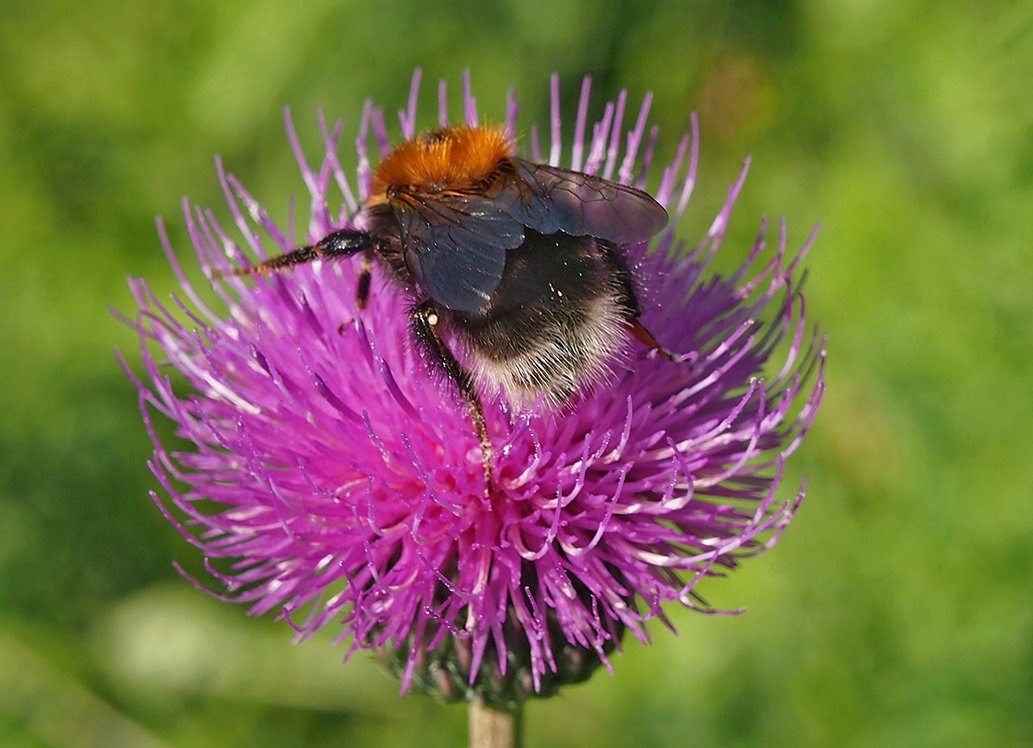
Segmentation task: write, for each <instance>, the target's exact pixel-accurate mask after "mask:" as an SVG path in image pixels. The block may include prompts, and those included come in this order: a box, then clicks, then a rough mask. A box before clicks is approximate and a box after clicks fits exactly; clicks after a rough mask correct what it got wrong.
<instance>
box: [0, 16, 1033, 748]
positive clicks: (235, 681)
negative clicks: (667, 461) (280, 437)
mask: <svg viewBox="0 0 1033 748" xmlns="http://www.w3.org/2000/svg"><path fill="white" fill-rule="evenodd" d="M0 13H2V16H3V22H2V23H0V255H2V262H3V265H2V270H0V312H2V320H3V322H2V324H0V361H2V365H0V393H2V394H0V398H2V401H0V402H2V412H0V744H2V745H13V746H119V745H121V746H294V745H298V746H301V745H342V746H343V745H347V746H383V745H398V746H408V745H413V746H416V745H419V746H455V745H462V744H463V742H464V740H465V737H464V736H465V711H464V709H462V708H461V707H441V706H439V705H437V704H436V703H435V702H433V701H432V700H430V699H428V698H425V697H422V696H409V697H406V698H404V699H399V698H398V695H397V690H398V687H397V683H396V682H395V681H393V680H392V679H391V678H390V677H389V676H388V675H386V674H385V673H384V672H383V671H382V670H381V669H380V667H379V666H378V665H376V664H375V663H373V662H372V661H371V660H370V659H369V658H368V657H367V656H365V655H362V654H359V655H357V656H356V657H355V658H354V659H353V660H352V661H351V662H349V663H347V664H343V665H342V664H341V662H340V660H341V657H342V656H343V654H344V649H343V648H337V649H334V648H331V647H330V646H329V644H328V642H329V639H330V637H329V636H325V637H322V638H320V639H317V640H316V641H312V642H309V643H307V644H304V645H301V646H292V645H291V643H290V635H291V632H290V630H289V629H288V627H287V626H286V625H283V624H275V623H273V622H271V621H270V620H267V619H257V620H256V619H250V618H248V617H247V616H246V615H245V609H244V608H243V607H239V606H229V605H223V604H220V603H217V602H214V601H213V600H211V599H210V598H208V597H207V596H205V595H202V594H200V593H198V592H196V591H195V590H193V589H192V588H191V587H190V586H189V585H188V584H187V583H186V582H184V581H182V580H181V579H180V578H179V577H178V576H177V575H176V574H175V572H174V571H173V570H172V568H171V565H170V564H171V562H172V561H173V560H174V559H175V560H179V561H181V562H182V563H184V565H186V566H187V567H188V568H190V569H197V568H199V559H197V558H196V555H197V554H196V553H195V552H194V550H193V549H192V548H190V547H189V546H188V545H187V544H186V543H185V542H184V541H183V540H182V539H181V538H180V537H179V536H178V535H176V534H175V532H174V531H173V530H172V528H171V527H169V526H168V525H167V524H166V523H165V521H164V520H163V519H162V518H161V516H160V515H159V513H158V511H157V510H156V509H155V507H154V506H153V504H152V503H151V501H150V500H149V498H148V496H147V492H148V490H149V489H150V488H151V487H152V486H153V484H154V481H153V480H152V479H151V477H150V475H149V473H148V471H147V469H146V467H145V460H146V459H147V457H148V456H149V451H150V448H149V442H148V439H147V437H146V434H145V432H144V429H143V426H142V425H141V423H140V419H139V416H138V411H137V405H136V394H135V392H134V390H133V388H132V386H131V385H130V384H129V383H128V382H127V381H126V379H125V377H124V376H123V375H122V373H121V371H120V370H119V367H118V365H117V364H116V362H115V359H114V356H113V348H114V347H115V346H119V347H121V348H122V349H123V350H124V351H126V352H127V354H128V357H129V359H130V360H131V361H133V362H134V363H135V362H137V361H138V356H137V353H136V347H137V344H136V340H135V336H134V334H133V333H132V332H131V331H130V330H128V329H127V328H125V327H123V326H121V325H120V324H119V323H118V322H117V321H115V320H114V318H113V317H112V316H111V315H110V314H109V312H108V307H109V305H111V306H114V307H117V308H119V309H121V310H123V311H131V310H132V304H131V302H130V297H129V294H128V291H127V289H126V285H125V277H126V276H127V275H130V274H131V275H143V276H146V277H147V278H148V279H149V281H150V282H151V283H152V285H153V287H154V288H155V289H156V290H157V291H158V292H159V295H162V296H164V295H165V294H167V293H168V292H169V291H172V290H173V289H174V288H175V281H174V278H173V275H172V272H171V270H170V269H169V267H168V265H167V263H166V262H165V259H164V258H163V256H162V253H161V250H160V247H159V244H158V240H157V237H156V234H155V230H154V223H153V221H154V216H156V215H159V214H160V215H163V216H165V218H166V219H167V221H168V225H169V229H170V233H171V235H172V240H173V243H174V245H175V246H176V247H177V248H178V249H179V251H180V252H181V253H182V254H183V255H187V254H188V253H189V243H188V241H187V239H186V236H185V231H184V229H183V228H182V224H181V219H180V216H179V201H180V198H181V196H182V195H184V194H186V195H189V196H190V198H191V199H192V200H194V201H196V202H198V203H200V204H202V205H207V206H210V207H213V208H214V209H215V210H216V212H217V213H218V214H219V215H220V216H222V217H226V216H227V215H228V214H227V211H226V209H225V207H224V204H223V201H222V198H221V196H220V193H219V188H218V184H217V181H216V178H215V173H214V169H213V163H212V157H213V155H214V154H221V155H222V156H223V157H224V159H225V160H226V162H227V164H228V166H229V168H230V169H232V170H233V171H234V172H235V173H236V174H238V175H239V176H240V177H241V178H242V179H243V181H244V182H245V184H247V185H248V186H249V187H250V188H251V190H252V192H253V193H254V194H256V195H257V196H258V197H259V199H261V200H262V201H263V202H264V204H265V205H266V206H267V207H268V208H269V210H270V211H271V212H272V214H273V215H274V217H276V218H277V219H284V218H285V217H286V215H287V205H288V200H289V198H290V197H291V196H301V194H302V190H303V188H302V186H301V183H300V180H299V179H298V176H297V172H296V169H295V167H294V165H293V163H292V157H291V154H290V152H289V149H288V147H287V143H286V139H285V136H284V133H283V126H282V118H281V110H282V108H283V107H284V106H285V105H289V106H291V107H292V108H293V111H294V112H295V117H296V120H297V122H298V124H299V129H300V131H301V134H302V137H303V139H304V140H305V143H306V145H307V147H308V149H309V153H310V155H313V156H314V155H315V154H316V153H318V152H319V140H318V130H317V127H316V120H315V112H316V109H317V107H319V106H322V107H325V109H326V110H327V112H328V114H329V115H330V116H331V117H334V118H336V117H344V118H345V119H346V120H347V123H348V125H349V130H348V131H347V134H346V136H345V142H346V143H347V142H350V141H351V139H352V138H353V137H354V134H355V126H356V123H357V121H358V116H359V114H360V112H361V106H362V102H363V100H364V98H365V97H367V96H372V97H374V99H375V101H376V102H377V103H378V104H380V105H383V106H384V107H385V109H386V111H387V113H388V115H389V121H390V122H391V123H392V125H393V124H394V122H395V120H394V119H393V112H394V111H395V110H396V109H397V108H399V107H401V106H403V105H404V102H405V94H406V91H407V88H408V85H409V79H410V75H411V72H412V69H413V68H414V67H416V66H422V67H423V69H424V73H425V78H424V82H425V84H424V92H425V97H424V99H423V101H424V102H425V103H430V102H431V101H433V91H434V85H435V83H436V81H437V80H438V79H439V78H442V77H443V78H446V79H448V80H449V82H450V83H451V84H452V86H453V88H454V89H457V88H458V85H459V82H460V76H461V72H462V70H463V69H464V68H470V69H471V71H472V75H473V81H474V86H475V92H476V94H477V96H478V99H479V102H480V104H481V106H482V111H483V112H486V113H488V114H489V115H491V114H493V115H494V117H495V118H500V117H501V116H502V112H503V108H502V105H503V100H504V95H505V91H506V88H507V87H508V86H515V87H516V89H517V90H518V92H519V94H520V95H521V101H522V104H523V110H522V112H523V115H524V116H525V119H523V122H524V123H525V124H526V123H527V122H529V121H538V122H543V121H545V106H546V103H547V94H548V75H549V73H551V72H553V71H556V72H558V73H559V74H560V75H561V80H562V91H563V100H564V106H565V110H566V112H567V113H568V116H567V119H566V122H567V125H568V126H570V125H571V124H572V122H573V107H574V104H575V100H576V99H575V97H576V95H577V90H578V86H579V85H580V76H581V75H582V74H584V73H590V74H592V75H593V76H594V77H595V81H596V86H595V91H594V93H595V98H594V100H593V101H594V104H595V105H596V109H595V110H594V111H598V108H599V107H600V106H601V104H602V102H603V101H604V99H605V98H606V97H609V96H612V95H614V93H615V92H616V91H617V90H618V89H619V88H621V87H626V88H627V89H628V90H629V92H630V95H631V97H632V101H635V100H637V99H638V98H639V97H640V96H641V95H642V94H643V93H644V92H645V91H647V90H652V91H654V92H655V94H656V98H655V102H654V107H653V120H654V122H656V123H657V124H659V125H660V126H661V127H662V128H663V133H664V137H663V139H662V141H661V142H662V149H661V150H662V153H661V155H668V154H670V153H671V151H672V149H673V147H674V145H675V143H676V140H677V136H678V135H679V134H680V132H681V131H682V130H683V129H685V128H686V127H687V125H688V116H689V112H690V111H691V110H692V109H696V110H698V111H699V112H700V114H701V121H702V164H701V172H700V183H699V188H698V191H697V195H696V198H695V203H694V205H693V206H692V207H691V208H690V212H689V216H688V217H687V218H686V219H685V220H684V222H683V226H682V230H683V234H684V236H686V238H688V239H689V240H690V241H695V240H696V239H697V238H699V237H700V236H701V234H702V232H703V231H704V230H705V229H706V227H707V225H708V224H709V222H710V220H711V218H712V216H713V214H714V211H715V209H716V208H717V206H718V205H719V204H720V202H721V200H722V199H723V196H724V192H725V190H726V188H727V185H728V183H729V182H731V181H732V180H733V178H734V177H735V175H736V173H737V171H738V168H739V164H740V162H741V159H742V158H743V157H744V156H745V155H747V154H752V155H753V158H754V162H753V171H752V174H751V176H750V179H749V180H748V182H747V185H746V189H745V192H744V194H743V197H742V199H741V200H740V203H739V206H738V209H737V211H736V213H735V215H734V219H733V231H732V236H731V237H730V239H729V241H728V242H727V243H726V244H725V247H724V250H723V252H724V254H723V259H722V262H724V263H726V264H727V266H732V265H734V264H736V263H737V262H738V261H739V260H740V259H741V258H742V255H743V253H744V252H745V251H746V248H747V247H748V243H749V241H750V240H751V239H752V236H753V234H754V233H755V230H756V224H757V221H758V219H759V217H760V215H761V214H762V213H767V214H769V215H771V216H779V215H785V216H787V218H788V220H789V226H790V239H791V242H792V243H793V244H794V245H795V246H798V245H799V244H800V243H801V242H802V241H803V239H804V238H805V236H806V234H807V232H808V231H809V230H810V228H811V226H812V225H813V224H814V223H815V222H818V221H820V222H821V224H822V231H821V236H820V238H819V241H818V244H817V246H816V248H815V250H814V251H813V252H812V254H811V258H810V260H809V267H810V271H811V274H810V278H809V281H808V292H809V295H808V312H809V313H810V314H811V315H813V318H814V319H815V320H817V321H819V322H820V323H821V325H822V328H823V329H824V330H825V331H826V332H827V333H828V335H829V364H828V385H829V389H828V395H827V397H826V400H825V404H824V407H823V412H822V413H821V414H820V416H819V418H818V420H817V422H816V424H815V427H814V429H813V431H812V433H811V435H810V437H809V439H808V440H807V442H806V443H805V445H804V448H803V449H802V450H801V451H800V452H799V453H798V454H797V456H796V458H795V459H794V461H793V464H792V465H791V473H792V474H791V476H790V483H788V484H787V489H788V487H789V486H790V485H791V482H792V481H797V480H799V479H800V478H801V477H802V476H803V475H805V474H806V475H809V476H810V489H809V493H808V498H807V500H806V502H805V503H804V506H803V508H802V510H801V512H800V514H799V516H798V518H797V519H796V521H795V523H794V524H793V525H792V527H791V528H790V530H789V531H788V533H787V534H786V536H785V537H784V539H783V540H782V543H781V544H780V545H779V546H778V547H777V548H776V549H775V550H774V551H773V552H772V553H770V554H768V555H767V556H765V557H763V558H761V559H756V560H753V561H748V562H747V563H746V565H745V567H744V568H743V569H742V570H741V571H740V572H738V573H737V574H736V575H734V576H733V577H731V578H730V579H728V580H717V581H716V582H715V583H712V584H707V585H706V586H705V588H704V592H705V594H706V595H707V596H708V598H709V599H710V600H711V602H713V603H714V604H715V605H718V606H723V607H738V606H740V605H746V606H748V607H749V611H748V612H747V613H746V614H745V615H743V616H741V617H739V618H733V619H727V618H714V617H707V616H702V615H694V614H691V613H687V612H682V611H674V612H673V615H674V618H675V620H676V622H677V624H678V626H679V629H680V634H679V635H678V636H673V635H671V634H670V633H669V632H667V631H665V630H663V629H662V628H660V627H659V626H657V627H654V629H653V630H654V633H655V635H656V641H655V643H654V644H653V645H651V646H649V647H644V646H642V645H640V644H638V643H636V642H629V643H628V646H627V648H626V652H625V654H624V655H623V656H622V657H619V658H618V659H617V660H616V663H615V664H616V670H617V674H616V677H610V676H608V675H606V674H605V673H599V674H597V675H596V676H595V677H594V678H593V679H592V680H591V681H590V682H589V683H588V684H586V685H584V686H579V687H575V688H570V689H568V690H567V691H566V692H564V693H563V694H561V695H560V696H559V697H557V698H554V699H552V700H549V701H545V702H540V703H533V704H532V705H531V706H530V708H529V710H528V717H527V742H528V745H529V746H582V745H584V746H626V745H639V744H641V745H650V746H754V745H764V746H790V745H791V746H827V745H833V744H836V745H845V746H905V745H906V746H953V745H957V746H981V745H993V746H1011V745H1029V744H1033V584H1031V571H1033V569H1031V566H1033V532H1031V531H1033V511H1031V486H1033V455H1031V450H1033V438H1031V435H1033V426H1031V424H1033V398H1031V394H1030V393H1031V390H1033V367H1031V363H1033V291H1031V289H1033V269H1031V268H1033V251H1031V250H1033V96H1031V95H1030V92H1031V88H1030V87H1031V79H1033V4H1031V3H1029V2H1013V1H1009V0H998V1H997V2H986V3H982V4H979V5H978V6H977V4H975V3H961V2H958V3H943V2H911V1H906V0H904V1H901V0H866V1H864V2H835V1H834V0H826V1H825V2H795V3H794V2H765V1H764V0H752V1H749V2H746V1H742V2H734V3H723V2H693V3H660V2H638V3H608V4H605V5H604V4H603V3H594V2H588V1H587V0H583V1H581V2H567V3H547V4H546V3H536V2H531V1H530V0H523V1H522V0H504V1H502V2H498V3H494V4H488V3H482V2H475V1H474V0H469V1H465V2H464V1H459V0H449V1H447V2H435V3H424V4H419V5H417V4H409V3H389V2H362V3H333V2H308V1H307V0H300V1H299V2H295V3H289V4H281V3H278V2H271V1H270V0H251V1H250V2H242V1H240V0H230V1H227V2H220V3H217V4H216V3H211V2H207V1H205V2H198V1H197V0H192V1H190V2H181V3H177V2H171V1H169V0H164V1H163V2H151V3H146V4H143V3H132V2H127V1H126V0H95V1H94V2H87V3H73V2H69V1H67V0H66V1H64V2H31V3H30V2H24V1H19V0H4V1H3V3H2V10H0ZM423 111H424V113H425V114H426V113H427V112H428V111H429V109H428V108H426V107H425V108H424V109H423ZM345 150H347V149H345ZM305 204H307V203H305V202H302V206H303V205H305ZM188 261H189V260H188Z"/></svg>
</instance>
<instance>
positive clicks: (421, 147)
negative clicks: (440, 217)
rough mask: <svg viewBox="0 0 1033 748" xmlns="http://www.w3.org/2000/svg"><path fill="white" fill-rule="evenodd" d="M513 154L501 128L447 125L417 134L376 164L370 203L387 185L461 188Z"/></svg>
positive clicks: (380, 197) (430, 189) (378, 198)
mask: <svg viewBox="0 0 1033 748" xmlns="http://www.w3.org/2000/svg"><path fill="white" fill-rule="evenodd" d="M512 153H513V141H512V139H511V138H509V137H507V135H506V133H505V131H504V130H503V129H502V128H501V127H487V126H480V127H465V126H464V127H447V128H444V129H442V130H434V131H432V132H428V133H423V134H421V135H417V136H416V137H415V138H412V139H411V140H407V141H405V142H404V143H402V144H401V145H399V146H398V147H397V148H395V149H394V150H393V151H391V152H390V153H389V154H387V156H385V157H384V160H383V161H381V162H380V165H379V166H378V167H377V171H376V174H374V176H373V185H372V189H371V190H370V198H371V202H379V201H381V200H383V199H384V197H385V193H386V192H387V188H388V187H403V188H411V189H414V190H419V191H427V192H440V191H441V190H444V189H455V188H461V187H463V186H465V185H469V184H471V183H473V182H477V181H478V180H481V179H484V178H485V177H487V176H488V175H489V174H491V173H492V172H493V171H494V170H495V169H496V168H497V167H498V165H499V162H500V161H502V160H503V159H505V158H508V157H510V156H511V155H512Z"/></svg>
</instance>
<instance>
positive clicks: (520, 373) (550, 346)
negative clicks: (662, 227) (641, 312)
mask: <svg viewBox="0 0 1033 748" xmlns="http://www.w3.org/2000/svg"><path fill="white" fill-rule="evenodd" d="M637 316H638V301H637V299H636V298H635V295H634V291H633V290H632V286H631V282H630V276H629V273H628V270H627V268H626V266H625V264H624V262H623V260H622V258H621V257H620V256H619V254H617V251H616V248H615V247H614V246H613V245H612V244H609V243H608V242H605V241H603V240H600V239H597V238H595V237H591V236H569V235H567V234H564V233H562V232H557V233H555V234H548V235H543V234H538V233H535V232H533V231H527V234H526V239H525V241H524V244H523V245H521V246H520V248H519V249H517V250H515V251H512V252H510V253H508V256H507V261H506V267H505V270H504V272H503V276H502V281H501V282H500V284H499V286H498V288H497V289H496V291H495V292H494V293H493V294H492V295H491V300H490V303H489V304H488V305H487V306H486V308H485V310H484V311H483V312H480V313H476V314H461V313H456V312H451V313H446V315H445V319H446V321H447V322H449V323H450V324H449V326H450V328H451V329H452V331H453V333H454V335H455V337H456V338H457V339H458V341H460V342H461V343H462V344H463V346H464V347H465V349H466V353H467V356H466V358H467V359H468V366H469V367H470V368H471V369H472V370H473V373H474V376H475V378H476V379H478V380H479V381H482V382H485V383H487V384H489V385H491V386H494V387H495V388H496V389H498V390H501V391H502V392H504V393H505V395H506V396H507V399H508V400H509V401H510V403H511V404H513V405H514V406H516V407H518V408H524V407H529V406H532V405H534V403H535V401H536V400H537V399H538V397H539V396H540V395H542V394H544V395H545V397H546V399H547V400H548V401H550V402H551V403H560V402H564V401H566V400H568V399H569V398H570V397H571V396H572V395H574V393H576V392H578V391H579V390H581V389H583V388H585V387H587V386H591V385H592V384H594V383H596V382H598V381H599V380H602V379H605V378H606V377H607V375H608V374H609V373H610V363H611V361H612V359H613V357H614V356H615V355H617V354H618V353H619V352H620V351H621V350H623V348H624V347H625V345H626V340H627V332H626V322H627V321H628V320H630V319H634V318H635V317H637Z"/></svg>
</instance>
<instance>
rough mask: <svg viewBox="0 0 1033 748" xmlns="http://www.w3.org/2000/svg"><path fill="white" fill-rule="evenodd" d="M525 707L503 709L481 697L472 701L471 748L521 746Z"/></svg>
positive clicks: (517, 747) (514, 747)
mask: <svg viewBox="0 0 1033 748" xmlns="http://www.w3.org/2000/svg"><path fill="white" fill-rule="evenodd" d="M522 717H523V707H522V706H520V705H518V706H515V707H514V708H513V709H512V710H501V709H496V708H494V707H491V706H488V705H487V704H485V703H484V702H483V701H481V700H480V699H478V700H476V701H471V702H470V748H521V746H522V745H523V729H522V727H523V724H522V723H523V720H522Z"/></svg>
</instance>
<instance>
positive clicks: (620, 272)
mask: <svg viewBox="0 0 1033 748" xmlns="http://www.w3.org/2000/svg"><path fill="white" fill-rule="evenodd" d="M596 246H597V247H598V248H599V249H600V251H601V253H602V256H603V260H604V261H605V262H606V263H607V265H608V266H609V269H610V273H611V274H612V275H613V278H614V279H615V280H616V281H617V283H618V284H620V290H621V299H620V300H621V304H622V305H623V306H624V326H625V327H627V328H628V332H630V333H631V334H632V336H633V337H634V338H635V339H636V340H637V341H639V342H640V343H642V345H644V346H646V348H648V349H650V350H651V351H656V352H657V353H659V354H660V355H661V356H663V357H664V358H666V359H667V360H668V361H673V362H675V363H680V362H681V361H682V360H683V359H682V357H681V356H678V355H677V354H676V353H674V352H673V351H670V350H668V349H667V348H664V347H663V346H662V345H661V344H660V341H659V340H657V339H656V336H654V335H653V333H651V332H650V331H649V330H647V329H646V327H645V325H643V324H642V322H640V321H639V315H641V314H642V306H641V305H640V304H639V302H638V294H636V293H635V287H634V285H632V283H631V272H630V271H629V270H628V266H627V264H626V263H625V262H624V258H623V257H622V256H621V254H620V252H618V251H617V248H616V247H615V246H614V245H612V244H610V243H609V242H604V241H597V243H596Z"/></svg>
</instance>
